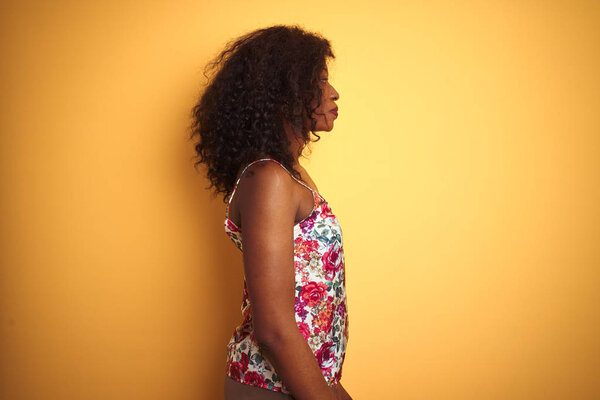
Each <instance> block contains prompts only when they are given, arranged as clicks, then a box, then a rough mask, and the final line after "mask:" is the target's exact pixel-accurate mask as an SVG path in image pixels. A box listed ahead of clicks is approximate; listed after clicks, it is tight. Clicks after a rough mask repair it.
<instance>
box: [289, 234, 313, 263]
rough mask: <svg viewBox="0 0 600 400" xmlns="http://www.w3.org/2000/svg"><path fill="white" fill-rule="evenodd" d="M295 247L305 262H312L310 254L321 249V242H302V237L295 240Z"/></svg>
mask: <svg viewBox="0 0 600 400" xmlns="http://www.w3.org/2000/svg"><path fill="white" fill-rule="evenodd" d="M294 246H295V249H294V251H295V252H296V253H298V254H299V255H300V256H301V257H302V258H303V259H304V260H310V253H312V252H313V251H317V250H318V249H319V242H318V241H317V240H308V239H306V240H302V237H300V236H298V237H297V238H296V239H294Z"/></svg>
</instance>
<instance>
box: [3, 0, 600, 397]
mask: <svg viewBox="0 0 600 400" xmlns="http://www.w3.org/2000/svg"><path fill="white" fill-rule="evenodd" d="M276 23H300V24H302V25H304V26H305V27H307V28H308V29H312V30H316V31H320V32H322V33H323V34H324V35H325V36H326V37H328V38H329V39H331V41H332V44H333V45H334V48H335V51H336V54H337V56H338V57H337V60H336V61H335V63H334V64H332V65H331V67H330V73H331V81H332V83H333V84H334V86H336V88H337V89H338V91H339V92H340V95H341V99H340V101H339V107H340V116H339V119H338V121H337V125H336V127H335V129H334V130H333V131H332V132H331V133H325V134H324V135H323V139H322V140H321V142H319V143H316V144H314V145H312V147H311V148H312V150H313V153H312V155H311V156H310V159H309V160H306V161H305V162H304V164H305V166H306V167H307V169H308V170H309V172H310V173H311V175H312V177H313V179H314V180H315V182H316V183H317V185H318V187H319V189H320V191H321V192H322V194H323V195H324V196H325V197H326V198H327V199H328V200H329V202H330V204H331V206H332V209H333V210H334V212H335V213H336V214H337V215H338V218H339V220H340V223H341V226H342V229H343V234H344V243H345V251H346V263H347V287H348V301H349V313H350V342H349V346H348V353H347V357H346V363H345V365H344V375H343V379H342V382H343V383H344V385H345V386H346V388H347V389H348V391H349V392H350V393H351V394H352V395H353V397H354V398H355V399H359V400H369V399H444V400H447V399H460V400H464V399H513V400H514V399H527V400H531V399H592V398H598V397H599V396H600V380H598V376H600V314H599V313H598V305H599V304H600V290H599V289H600V269H599V267H600V248H599V244H600V240H599V239H600V207H599V204H600V185H599V184H598V183H599V182H600V180H599V178H600V162H599V156H600V119H599V117H598V115H599V112H600V96H599V95H598V93H600V74H599V73H598V71H600V56H599V51H598V50H599V49H600V36H599V35H598V26H599V24H600V7H599V3H598V2H597V1H566V0H565V1H452V2H451V1H428V2H422V1H409V2H395V1H389V2H387V1H379V2H361V3H352V2H348V1H340V0H331V1H319V2H316V1H304V2H286V1H272V0H271V1H266V0H259V1H254V0H253V1H235V2H226V4H224V2H222V1H185V2H178V3H176V2H172V1H122V0H120V1H95V2H92V1H52V2H49V1H16V0H14V1H3V2H2V5H1V6H0V26H1V36H0V41H1V42H0V43H1V50H2V54H1V58H2V61H1V62H0V77H1V78H0V79H1V96H0V110H1V111H0V112H1V118H0V124H1V136H0V139H1V143H0V152H1V153H0V163H1V174H2V175H1V185H2V187H1V189H2V196H1V213H2V214H1V217H2V223H1V224H0V234H1V236H0V246H1V247H0V257H1V259H0V261H1V266H2V268H1V271H0V274H1V275H0V290H1V291H0V317H1V319H0V321H1V325H0V329H1V331H0V334H1V336H0V354H1V356H0V367H1V370H0V379H1V381H0V398H1V399H3V400H4V399H7V400H25V399H26V400H37V399H40V400H41V399H44V400H50V399H69V400H70V399H74V400H75V399H77V400H79V399H82V400H88V399H102V400H112V399H115V400H117V399H118V400H121V399H123V400H125V399H127V400H129V399H135V400H151V399H169V400H172V399H220V398H221V391H222V387H221V385H222V378H223V374H224V365H225V364H224V362H225V345H226V343H227V340H228V339H229V336H230V334H231V332H232V331H233V328H234V327H235V325H236V324H237V323H238V322H239V321H240V314H239V306H240V304H241V289H242V287H241V284H242V265H241V255H240V253H239V252H238V251H237V250H236V249H235V247H234V245H233V243H231V242H230V241H229V239H228V238H227V236H226V235H225V233H224V231H223V218H224V204H223V203H222V202H221V200H220V199H219V198H212V197H211V195H210V194H209V192H208V191H206V190H205V187H206V186H207V184H208V182H207V181H206V180H205V179H204V176H203V175H200V174H198V173H197V172H196V171H195V170H194V168H193V166H192V163H193V159H192V156H193V145H192V142H189V141H187V140H186V137H187V131H186V128H187V126H188V124H189V115H190V109H191V107H192V106H193V104H194V102H195V100H196V97H197V94H198V91H199V90H200V88H201V83H202V73H201V72H202V67H203V66H204V64H205V63H206V61H208V59H209V57H211V56H213V55H214V54H215V53H216V52H217V51H218V50H220V49H221V47H222V46H223V45H224V44H225V42H227V41H228V40H229V39H232V38H233V37H235V36H237V35H240V34H242V33H245V32H247V31H249V30H251V29H255V28H258V27H263V26H266V25H271V24H276Z"/></svg>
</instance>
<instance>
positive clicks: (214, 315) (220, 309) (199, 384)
mask: <svg viewBox="0 0 600 400" xmlns="http://www.w3.org/2000/svg"><path fill="white" fill-rule="evenodd" d="M198 175H199V179H197V180H196V181H195V182H197V183H199V185H198V187H199V191H200V193H199V195H197V196H193V195H191V196H190V199H193V200H194V201H195V204H193V206H192V207H190V209H191V210H192V212H193V214H192V215H194V216H196V217H195V220H196V222H197V224H196V227H195V228H194V229H195V230H196V231H197V235H195V236H196V237H199V238H201V241H202V243H201V245H200V246H198V253H197V255H198V257H197V259H199V260H202V261H201V262H199V263H196V268H197V269H195V270H194V271H190V275H192V276H196V277H197V279H196V280H195V281H196V282H199V283H200V285H199V286H200V287H199V289H198V294H197V296H195V297H194V298H193V301H194V303H195V304H193V305H192V309H193V310H197V312H194V313H193V315H194V317H197V318H194V319H195V320H196V321H197V323H196V325H197V326H196V332H197V334H194V335H193V336H192V337H193V338H194V340H193V344H192V346H193V347H195V348H193V349H192V353H193V354H197V355H198V359H196V360H193V364H194V365H196V366H198V368H197V369H196V368H193V369H194V370H195V371H196V373H194V376H193V380H192V382H193V384H194V391H193V392H194V394H195V395H197V396H196V397H195V398H199V399H222V398H223V383H224V379H225V362H226V356H227V343H228V341H229V339H230V337H231V334H232V333H233V331H234V329H235V327H236V326H237V325H239V324H240V323H241V321H242V314H241V310H240V308H241V304H242V295H243V276H244V270H243V260H242V252H241V251H240V250H239V249H238V248H237V247H236V246H235V244H234V243H233V242H232V241H231V239H230V238H229V237H228V236H227V234H226V233H225V230H224V220H225V203H223V200H222V199H223V195H222V194H219V195H217V196H216V197H213V194H212V191H209V190H207V189H205V188H206V187H207V186H208V184H209V182H208V180H207V179H206V178H205V177H204V169H203V167H202V166H199V167H198ZM211 190H212V189H211ZM198 200H199V203H198V202H197V201H198Z"/></svg>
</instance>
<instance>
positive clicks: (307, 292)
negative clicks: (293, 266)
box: [300, 281, 327, 307]
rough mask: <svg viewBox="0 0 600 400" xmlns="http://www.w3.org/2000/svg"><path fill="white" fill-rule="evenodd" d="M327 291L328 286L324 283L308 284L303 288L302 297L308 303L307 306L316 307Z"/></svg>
mask: <svg viewBox="0 0 600 400" xmlns="http://www.w3.org/2000/svg"><path fill="white" fill-rule="evenodd" d="M326 291H327V285H326V284H324V283H323V282H314V281H313V282H308V283H307V284H306V285H304V286H303V287H302V292H301V294H300V297H302V299H303V300H307V301H308V304H307V305H308V306H309V307H314V306H315V305H317V304H318V303H319V300H321V297H323V296H324V295H325V293H326Z"/></svg>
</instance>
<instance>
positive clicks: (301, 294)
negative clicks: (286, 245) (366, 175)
mask: <svg viewBox="0 0 600 400" xmlns="http://www.w3.org/2000/svg"><path fill="white" fill-rule="evenodd" d="M266 160H269V161H274V162H276V163H277V164H279V165H280V166H281V167H282V168H283V169H285V170H286V171H287V172H288V173H289V174H290V176H291V177H292V178H293V179H294V180H296V181H297V182H299V183H300V184H302V185H303V186H305V187H306V188H308V189H309V190H310V191H311V192H312V194H313V199H314V207H313V210H312V212H311V213H310V214H309V215H308V216H307V217H306V218H305V219H303V220H302V221H300V222H298V223H297V224H295V225H294V228H293V229H294V271H295V281H296V284H295V291H294V293H295V297H296V300H295V305H294V310H295V318H296V324H297V326H298V329H299V331H300V333H301V334H302V336H303V337H304V339H305V340H306V341H307V343H308V345H309V347H310V349H311V350H312V352H313V354H314V355H315V358H316V360H317V362H318V364H319V366H320V368H321V372H322V373H323V377H324V378H325V380H326V381H327V383H328V385H329V386H333V385H336V384H337V383H338V381H339V380H340V379H341V377H342V365H343V363H344V358H345V355H346V345H347V342H348V313H347V305H346V277H345V263H344V249H343V241H342V231H341V228H340V225H339V223H338V220H337V218H336V216H335V215H334V214H333V213H332V211H331V208H330V207H329V205H328V203H327V201H326V200H325V199H324V198H323V197H322V196H321V195H320V194H319V193H318V192H316V191H314V190H313V189H311V188H310V187H309V186H308V185H306V184H304V183H303V182H302V181H300V180H298V179H296V178H295V177H294V176H293V175H292V174H291V173H290V171H289V170H287V169H286V168H285V167H284V166H283V165H282V164H281V163H280V162H279V161H277V160H274V159H272V158H262V159H258V160H255V161H253V162H251V163H250V164H248V165H247V166H246V167H245V168H244V169H243V170H242V173H241V174H240V176H239V178H238V179H237V182H236V183H235V186H234V189H233V191H232V193H231V196H229V202H228V204H227V210H226V213H225V232H226V233H227V235H228V236H229V237H230V238H231V240H232V241H233V243H235V245H236V246H237V247H238V249H240V250H241V251H243V249H242V229H241V228H239V227H237V226H236V225H235V224H234V223H233V221H231V220H230V219H229V205H230V204H231V199H232V198H233V194H234V193H235V190H236V189H237V185H238V183H239V181H240V179H241V177H242V176H243V174H244V172H245V171H246V169H247V168H248V167H249V166H250V165H252V164H254V163H257V162H260V161H266ZM241 310H242V317H243V321H242V323H241V324H240V325H239V326H238V327H236V328H235V329H234V331H233V334H232V336H231V339H230V340H229V343H228V345H227V362H226V374H227V375H228V376H229V377H230V378H232V379H234V380H236V381H238V382H241V383H244V384H248V385H252V386H257V387H260V388H264V389H269V390H273V391H276V392H282V393H285V394H290V392H289V391H288V390H287V388H286V387H285V385H284V384H283V383H282V381H281V378H280V377H279V376H278V375H277V372H276V371H275V368H274V367H273V365H272V364H271V363H270V362H269V361H268V360H267V359H266V358H265V357H263V355H262V354H261V350H260V348H259V346H258V344H257V342H256V340H255V337H254V329H253V322H252V310H251V307H250V298H249V296H248V288H247V286H246V278H245V277H244V289H243V295H242V306H241Z"/></svg>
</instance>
